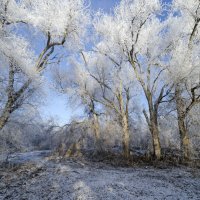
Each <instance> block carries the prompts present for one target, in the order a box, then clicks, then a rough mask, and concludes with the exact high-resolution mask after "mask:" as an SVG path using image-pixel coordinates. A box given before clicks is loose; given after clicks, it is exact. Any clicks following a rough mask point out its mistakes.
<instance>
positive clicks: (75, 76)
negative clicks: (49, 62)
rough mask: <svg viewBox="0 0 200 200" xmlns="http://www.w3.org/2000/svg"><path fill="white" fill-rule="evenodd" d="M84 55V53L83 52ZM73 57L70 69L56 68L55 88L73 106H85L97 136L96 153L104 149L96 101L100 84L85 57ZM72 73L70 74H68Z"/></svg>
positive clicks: (53, 73)
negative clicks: (93, 76)
mask: <svg viewBox="0 0 200 200" xmlns="http://www.w3.org/2000/svg"><path fill="white" fill-rule="evenodd" d="M82 55H83V54H82ZM79 58H80V59H77V56H76V57H75V58H74V57H73V58H71V62H70V66H72V67H71V68H70V69H66V68H54V70H52V76H53V80H54V83H55V88H56V89H57V90H58V91H60V92H61V93H63V94H65V95H66V96H68V100H69V102H70V105H71V106H76V107H77V106H78V107H79V106H80V107H83V108H84V111H85V113H86V115H87V116H88V117H89V120H90V122H91V124H90V127H91V129H92V131H93V132H94V137H95V147H96V150H95V153H100V152H101V151H102V138H101V134H100V123H99V116H100V114H101V112H102V111H101V112H100V110H99V106H98V103H97V102H96V101H95V98H94V97H95V96H96V92H97V90H98V85H97V83H96V82H95V80H93V79H92V77H91V76H90V74H89V73H88V70H87V67H86V66H87V64H86V63H85V61H84V60H83V57H82V56H80V57H79ZM68 74H70V76H68Z"/></svg>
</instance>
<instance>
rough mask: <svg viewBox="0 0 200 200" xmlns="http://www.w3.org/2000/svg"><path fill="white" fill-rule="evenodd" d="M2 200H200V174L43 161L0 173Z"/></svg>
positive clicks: (175, 169) (172, 169)
mask: <svg viewBox="0 0 200 200" xmlns="http://www.w3.org/2000/svg"><path fill="white" fill-rule="evenodd" d="M0 199H16V200H23V199H30V200H40V199H41V200H49V199H50V200H51V199H66V200H71V199H74V200H75V199H80V200H89V199H94V200H99V199H102V200H111V199H113V200H118V199H123V200H125V199H130V200H139V199H141V200H145V199H159V200H160V199H163V200H164V199H166V200H168V199H173V200H175V199H177V200H178V199H185V200H187V199H199V200H200V174H199V171H196V170H195V171H194V170H191V169H188V168H181V169H180V168H170V169H155V168H146V167H143V168H115V167H111V166H108V165H105V164H99V163H86V162H81V161H76V160H70V159H69V160H67V161H63V162H57V163H56V162H55V161H48V160H45V159H41V160H40V161H39V160H37V162H34V163H30V162H29V163H26V164H24V165H22V166H21V167H19V168H17V169H14V168H13V169H12V170H11V169H4V170H0Z"/></svg>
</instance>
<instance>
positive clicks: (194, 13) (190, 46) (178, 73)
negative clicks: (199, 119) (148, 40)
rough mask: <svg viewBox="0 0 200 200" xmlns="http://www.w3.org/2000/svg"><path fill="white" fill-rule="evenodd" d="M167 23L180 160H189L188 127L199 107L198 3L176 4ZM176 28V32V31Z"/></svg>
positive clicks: (168, 56)
mask: <svg viewBox="0 0 200 200" xmlns="http://www.w3.org/2000/svg"><path fill="white" fill-rule="evenodd" d="M172 6H173V8H174V9H173V10H172V11H171V13H170V15H169V18H168V19H167V20H166V23H167V25H168V28H167V32H168V38H167V42H168V44H169V50H168V52H167V53H166V55H167V58H168V61H169V63H168V65H169V67H168V70H169V72H170V74H169V75H170V79H169V80H170V81H172V82H173V83H174V86H175V103H176V110H177V119H178V127H179V134H180V141H181V150H182V152H183V158H184V159H189V158H190V137H189V129H188V127H189V124H188V122H189V121H190V118H191V117H190V115H191V113H192V109H194V108H195V106H197V104H199V103H200V58H199V53H200V48H199V40H200V35H199V22H200V2H199V1H198V0H192V1H190V3H186V2H183V1H179V0H175V1H174V2H173V5H172ZM177 27H179V28H177Z"/></svg>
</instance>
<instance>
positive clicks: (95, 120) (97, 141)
mask: <svg viewBox="0 0 200 200" xmlns="http://www.w3.org/2000/svg"><path fill="white" fill-rule="evenodd" d="M99 127H100V126H99V119H98V116H97V114H96V113H94V114H93V128H94V133H95V147H96V153H100V152H102V144H101V135H100V128H99Z"/></svg>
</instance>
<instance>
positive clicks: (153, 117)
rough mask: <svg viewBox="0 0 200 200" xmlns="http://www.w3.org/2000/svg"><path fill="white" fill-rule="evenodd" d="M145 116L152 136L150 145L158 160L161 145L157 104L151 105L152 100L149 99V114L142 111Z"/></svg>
mask: <svg viewBox="0 0 200 200" xmlns="http://www.w3.org/2000/svg"><path fill="white" fill-rule="evenodd" d="M143 113H144V116H145V118H146V121H147V124H148V127H149V131H150V133H151V137H152V146H153V156H154V157H155V158H156V159H157V160H159V159H160V158H161V145H160V137H159V129H158V104H155V105H154V106H153V103H152V101H149V114H150V116H148V115H147V113H146V111H145V110H144V111H143Z"/></svg>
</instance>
